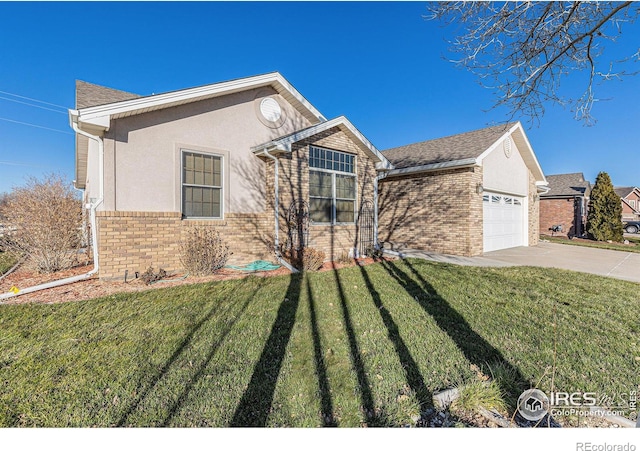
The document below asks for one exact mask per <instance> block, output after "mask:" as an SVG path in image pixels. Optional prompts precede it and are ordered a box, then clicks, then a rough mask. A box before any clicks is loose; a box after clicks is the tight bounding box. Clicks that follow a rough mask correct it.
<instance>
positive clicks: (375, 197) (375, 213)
mask: <svg viewBox="0 0 640 451" xmlns="http://www.w3.org/2000/svg"><path fill="white" fill-rule="evenodd" d="M386 176H387V172H385V171H383V172H381V173H379V174H376V178H375V179H374V181H373V239H374V248H375V249H376V250H380V249H381V248H380V242H379V241H378V210H379V208H380V206H379V205H378V184H379V182H380V180H382V179H383V178H385V177H386Z"/></svg>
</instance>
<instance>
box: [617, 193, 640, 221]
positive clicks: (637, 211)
mask: <svg viewBox="0 0 640 451" xmlns="http://www.w3.org/2000/svg"><path fill="white" fill-rule="evenodd" d="M614 191H615V192H616V194H617V195H618V196H620V200H621V201H622V220H623V221H640V188H638V187H637V186H628V187H619V188H614Z"/></svg>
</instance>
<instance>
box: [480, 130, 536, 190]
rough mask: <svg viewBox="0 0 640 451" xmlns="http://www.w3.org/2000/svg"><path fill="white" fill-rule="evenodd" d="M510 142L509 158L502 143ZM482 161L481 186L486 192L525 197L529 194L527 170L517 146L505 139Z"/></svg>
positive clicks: (507, 138) (508, 138)
mask: <svg viewBox="0 0 640 451" xmlns="http://www.w3.org/2000/svg"><path fill="white" fill-rule="evenodd" d="M505 140H510V142H511V156H510V157H507V156H506V154H505V152H504V141H505ZM505 140H502V141H500V142H498V143H497V145H496V147H495V149H494V150H493V151H492V152H491V153H489V155H487V156H486V157H485V158H484V159H483V161H482V174H483V179H482V184H483V186H484V189H485V190H486V191H498V192H502V193H509V194H517V195H519V196H526V195H527V194H528V192H529V170H528V168H527V165H526V163H525V162H524V160H523V159H522V156H521V155H520V151H519V150H518V146H517V145H516V143H515V142H514V141H513V140H512V139H511V138H510V137H506V138H505Z"/></svg>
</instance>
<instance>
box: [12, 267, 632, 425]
mask: <svg viewBox="0 0 640 451" xmlns="http://www.w3.org/2000/svg"><path fill="white" fill-rule="evenodd" d="M638 287H639V286H638V284H634V283H630V282H624V281H619V280H614V279H608V278H603V277H596V276H589V277H584V276H578V275H577V273H572V272H568V271H560V270H556V269H553V270H550V269H543V268H525V267H514V268H473V267H462V266H453V265H445V264H437V263H432V262H426V261H420V260H406V261H393V262H383V263H377V264H373V265H369V266H365V267H351V268H345V269H341V270H339V271H330V272H322V273H312V274H308V275H294V276H279V277H271V278H258V277H249V278H247V279H244V280H233V281H223V282H215V283H207V284H199V285H186V286H181V287H175V288H167V289H158V290H153V291H147V292H141V293H129V294H120V295H116V296H111V297H108V298H103V299H94V300H91V301H83V302H75V303H66V304H52V305H35V304H31V305H27V304H23V305H4V306H0V330H1V331H2V333H1V334H0V349H1V354H0V383H1V384H2V389H1V390H0V425H1V426H47V427H57V426H75V427H78V426H99V427H109V426H184V427H189V426H237V425H256V426H263V425H267V426H300V427H306V426H323V425H326V426H331V425H338V426H362V425H370V426H375V425H392V426H397V425H405V424H414V423H415V418H416V415H417V414H419V412H420V410H421V409H422V410H424V409H426V408H428V407H429V406H430V405H431V396H432V394H433V393H434V392H436V391H439V390H442V389H444V388H449V387H452V386H455V385H456V384H461V383H465V382H470V381H477V380H478V375H479V373H483V374H486V375H491V374H495V375H496V376H499V377H498V378H499V382H500V384H501V388H502V390H503V391H504V392H505V393H504V398H505V401H506V403H507V404H509V405H511V406H513V404H514V402H515V400H516V399H517V397H518V395H519V394H520V393H521V391H522V389H523V388H528V387H529V386H531V385H534V384H537V383H538V381H541V382H540V387H541V388H542V389H543V390H547V391H548V390H549V389H550V388H551V381H552V376H553V380H554V383H555V388H556V390H562V391H568V392H574V391H587V392H592V391H594V392H597V393H607V394H615V393H625V392H626V393H628V392H629V391H630V390H634V389H636V387H637V383H638V378H637V375H638V373H639V372H640V362H639V361H638V360H640V357H639V356H640V348H639V346H640V323H639V322H638V310H639V301H638V295H637V293H638ZM554 348H557V357H556V358H555V359H554ZM554 363H555V372H554ZM505 375H506V376H505Z"/></svg>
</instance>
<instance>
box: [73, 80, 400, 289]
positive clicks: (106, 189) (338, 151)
mask: <svg viewBox="0 0 640 451" xmlns="http://www.w3.org/2000/svg"><path fill="white" fill-rule="evenodd" d="M69 117H70V124H71V127H72V128H73V129H74V131H75V132H76V156H75V158H76V174H75V179H76V180H75V186H76V187H77V188H78V189H82V190H84V201H85V203H86V204H87V205H88V208H89V209H90V213H91V214H90V216H91V223H92V227H91V228H92V235H93V242H94V247H95V250H96V254H97V255H96V256H97V258H98V264H99V275H100V277H101V278H107V279H109V278H122V277H124V275H125V273H126V272H128V273H129V274H131V275H132V274H133V273H134V272H137V271H144V270H145V269H146V268H148V267H149V266H153V267H155V268H158V267H162V268H164V269H166V270H175V269H178V268H180V261H179V249H180V241H181V237H182V236H184V234H185V231H186V230H188V229H189V228H190V227H210V228H214V229H215V230H217V231H219V233H220V235H221V237H222V238H223V240H224V241H225V242H226V243H227V244H228V246H229V248H230V251H231V252H233V255H232V259H231V260H230V262H231V263H248V262H250V261H253V260H256V259H273V257H274V256H275V257H277V258H278V259H279V260H280V261H281V262H283V263H286V262H284V260H283V259H282V257H281V255H282V253H283V252H286V251H287V250H290V249H295V248H298V247H300V246H302V245H304V246H309V247H313V248H316V249H318V250H320V251H323V252H324V253H325V254H326V256H327V258H328V259H337V258H339V257H340V256H341V255H346V254H350V255H354V254H358V253H363V252H364V251H366V248H371V247H372V246H373V245H375V236H376V230H375V227H376V219H377V202H376V195H377V194H376V191H377V182H378V178H379V175H380V174H381V173H383V172H385V171H388V170H390V169H392V165H391V164H390V163H389V161H388V160H387V158H386V157H385V156H383V155H382V153H381V152H380V151H378V149H376V147H375V146H373V144H371V143H370V142H369V140H367V138H366V137H364V136H363V135H362V134H361V133H360V132H359V131H358V130H357V129H356V127H355V126H354V125H353V124H352V123H351V122H349V120H348V119H347V118H345V117H342V116H341V117H337V118H335V119H332V120H327V119H326V118H325V117H324V116H323V115H322V114H321V113H320V112H319V111H318V110H317V109H316V108H315V107H314V106H313V105H312V104H311V103H309V101H308V100H307V99H305V98H304V97H303V96H302V94H300V93H299V92H298V91H297V90H296V89H295V88H294V87H293V86H292V85H291V84H290V83H289V82H288V81H287V80H286V79H285V78H284V77H283V76H282V75H280V74H279V73H277V72H274V73H269V74H264V75H258V76H253V77H247V78H241V79H236V80H231V81H226V82H221V83H214V84H210V85H206V86H200V87H195V88H189V89H183V90H178V91H173V92H167V93H163V94H156V95H150V96H139V95H136V94H131V93H127V92H123V91H118V90H115V89H111V88H106V87H103V86H98V85H94V84H91V83H86V82H77V84H76V109H74V110H70V112H69Z"/></svg>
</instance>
